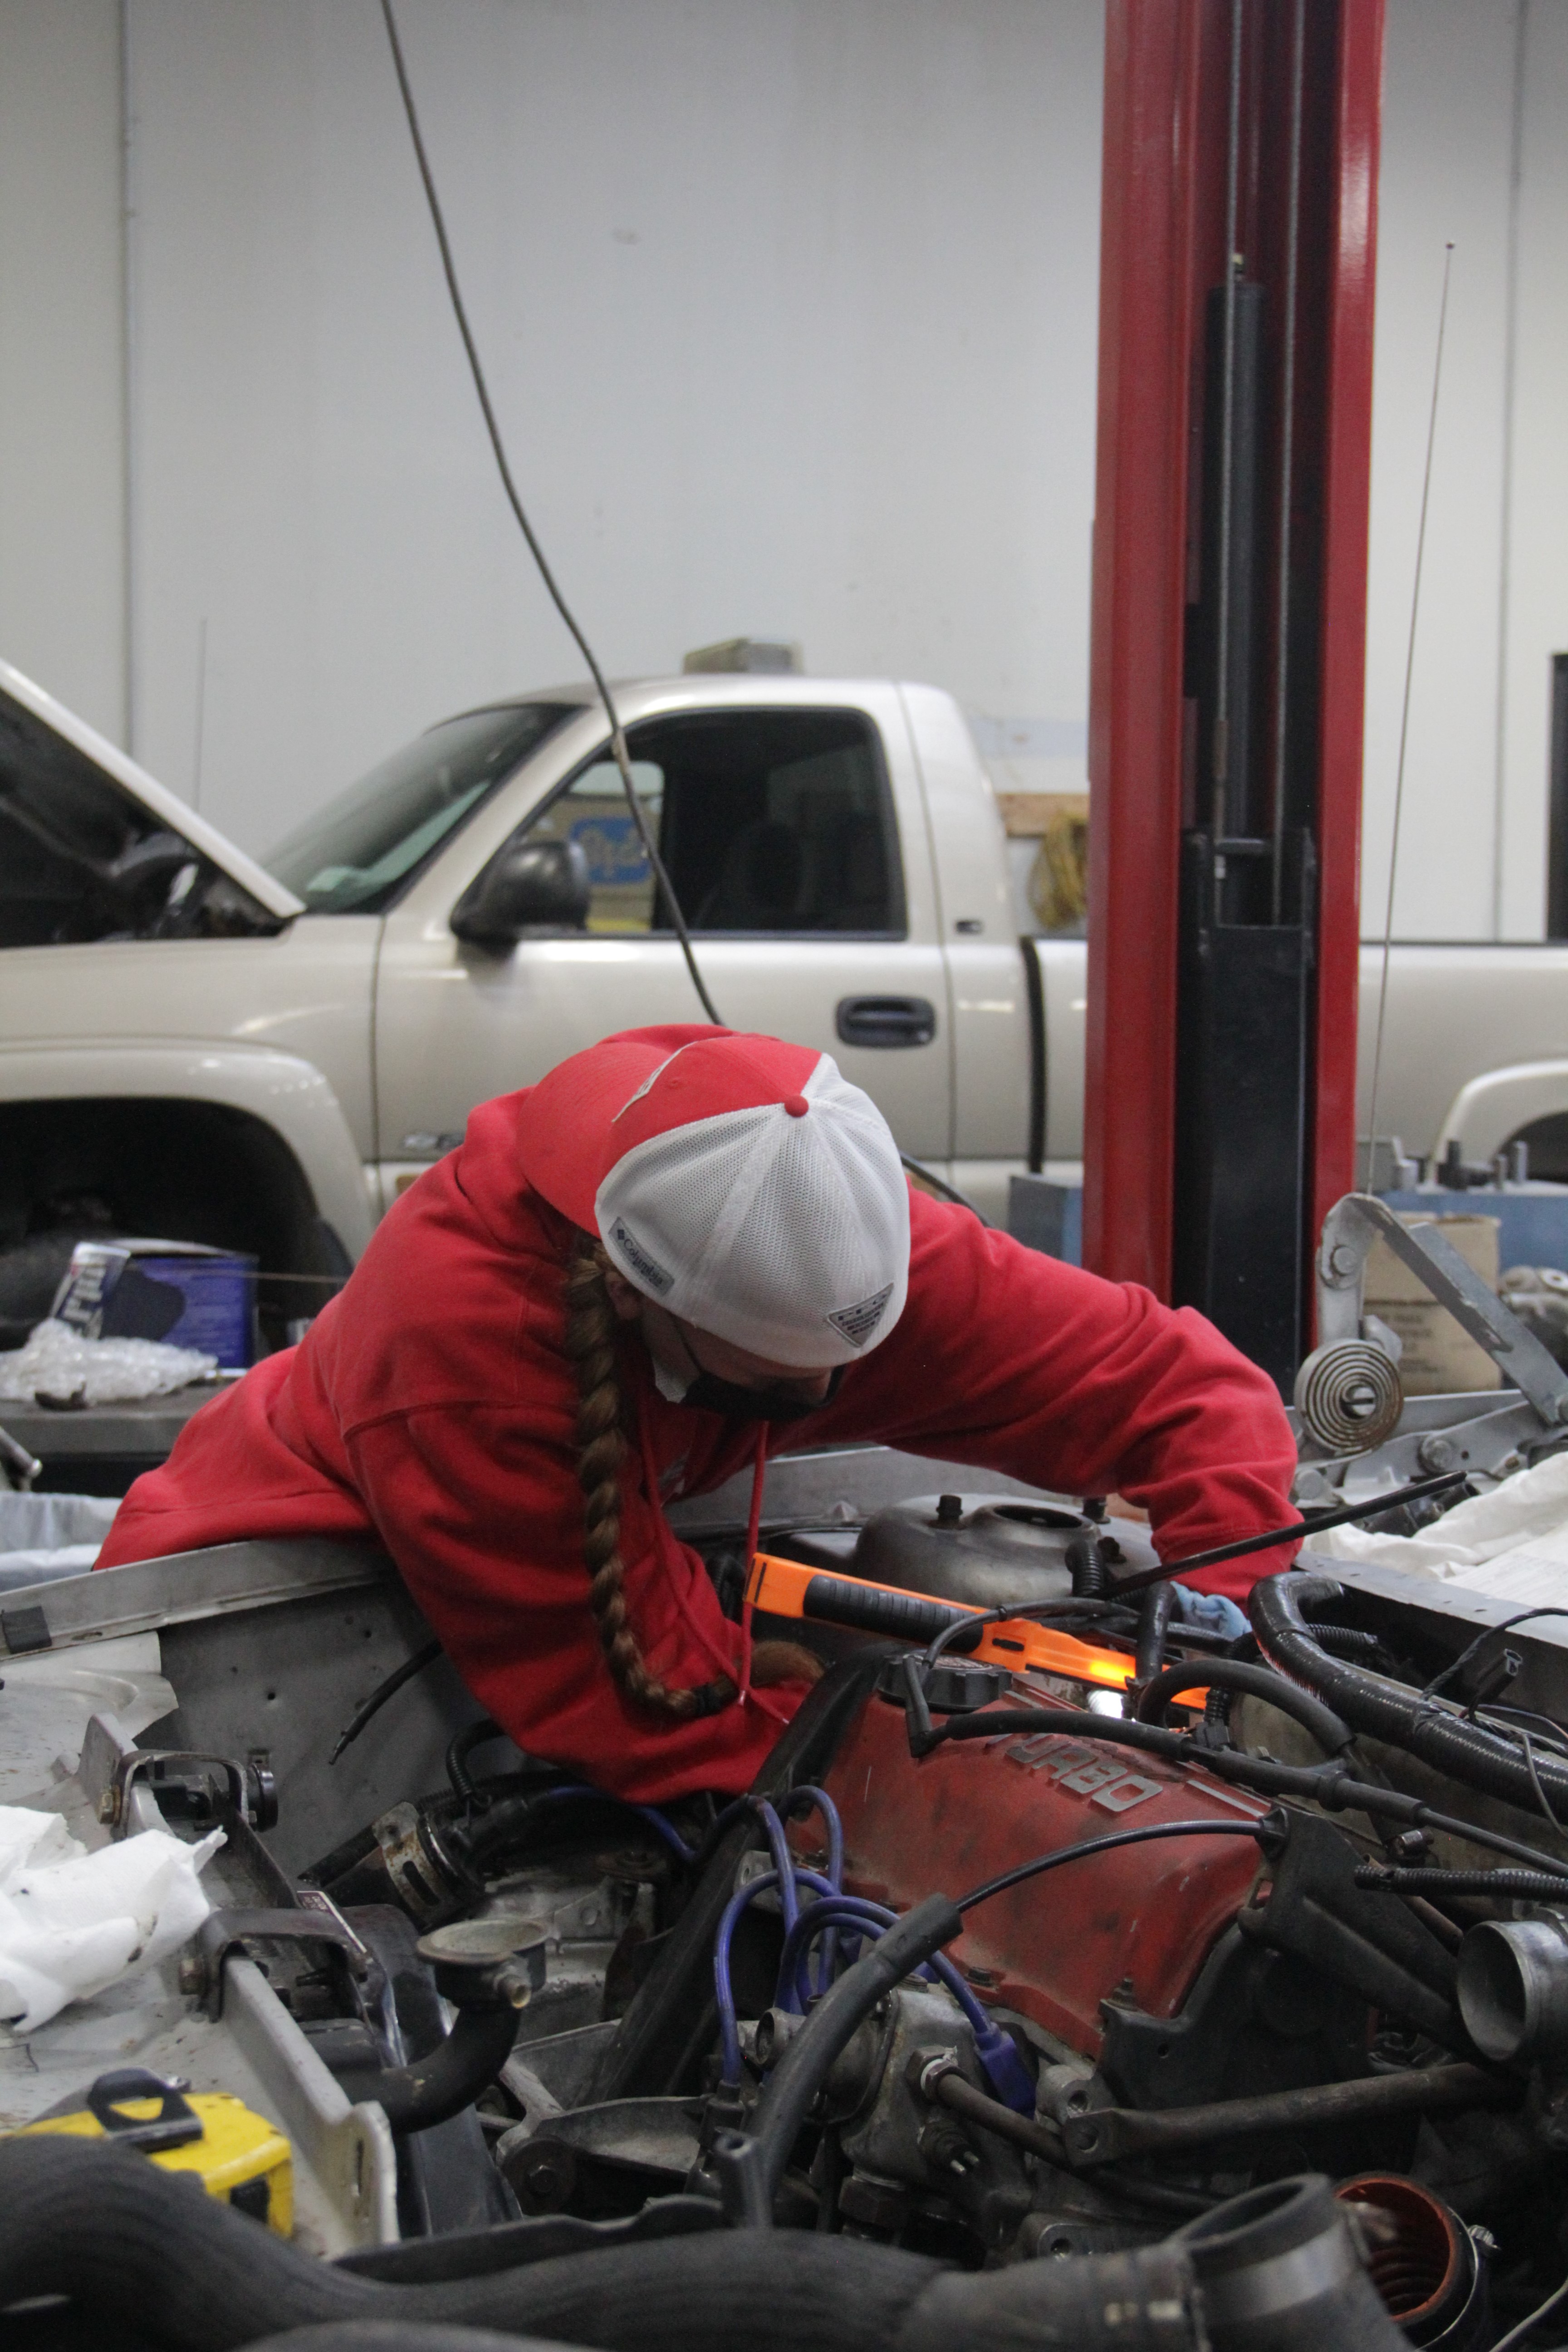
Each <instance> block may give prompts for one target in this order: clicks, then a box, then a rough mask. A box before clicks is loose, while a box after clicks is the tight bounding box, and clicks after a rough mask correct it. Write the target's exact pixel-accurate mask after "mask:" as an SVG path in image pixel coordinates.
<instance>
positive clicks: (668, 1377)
mask: <svg viewBox="0 0 1568 2352" xmlns="http://www.w3.org/2000/svg"><path fill="white" fill-rule="evenodd" d="M647 1353H648V1361H649V1363H650V1364H651V1365H652V1366H653V1384H654V1386H655V1388H656V1389H657V1390H658V1392H659V1394H660V1396H661V1397H663V1399H664V1401H665V1402H666V1403H667V1404H680V1403H682V1402H684V1400H685V1396H686V1391H687V1390H688V1389H689V1387H690V1386H691V1375H690V1373H689V1372H672V1371H669V1370H667V1369H666V1367H665V1366H664V1365H663V1364H661V1363H660V1362H659V1360H658V1357H657V1356H656V1355H655V1354H654V1352H653V1349H651V1348H650V1349H648V1351H647Z"/></svg>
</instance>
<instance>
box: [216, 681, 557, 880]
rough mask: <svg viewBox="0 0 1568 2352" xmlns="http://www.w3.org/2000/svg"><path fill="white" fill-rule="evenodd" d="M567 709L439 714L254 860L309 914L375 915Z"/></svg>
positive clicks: (546, 705) (537, 706)
mask: <svg viewBox="0 0 1568 2352" xmlns="http://www.w3.org/2000/svg"><path fill="white" fill-rule="evenodd" d="M575 712H576V706H575V705H574V704H572V703H562V702H523V703H512V704H510V706H509V707H508V708H506V709H500V710H469V711H467V712H465V713H464V715H463V716H462V717H461V718H460V719H444V720H443V721H442V723H441V725H440V726H439V727H432V728H431V729H430V730H429V731H428V732H427V733H426V734H424V735H420V736H416V739H415V740H414V741H413V742H412V743H405V745H404V747H403V749H402V750H401V751H395V752H394V753H393V754H392V757H391V758H390V759H389V760H383V761H382V762H381V764H380V766H379V767H375V768H373V769H372V770H371V772H370V773H369V775H368V776H362V777H361V779H360V781H359V782H358V783H357V784H351V785H350V787H349V789H348V791H347V792H345V793H339V795H338V797H337V799H336V800H334V801H329V802H328V803H327V805H326V807H325V808H324V809H322V810H321V813H320V814H318V815H316V816H313V817H311V818H310V819H309V821H308V822H307V823H306V824H301V825H299V826H297V827H296V828H295V830H294V831H293V832H292V833H291V834H289V835H288V836H287V838H286V839H285V840H283V841H280V842H279V845H278V846H277V848H276V849H274V850H273V851H272V852H271V853H270V855H269V856H267V857H265V858H264V859H263V860H262V863H263V865H264V866H266V868H267V870H268V873H269V874H275V875H276V876H277V877H278V879H279V882H283V883H287V885H288V887H289V889H290V890H292V891H293V892H294V893H295V894H296V896H297V897H299V898H303V900H304V901H305V906H306V908H307V910H308V911H309V912H310V913H312V914H318V915H347V914H353V915H379V914H380V913H381V912H382V911H383V909H384V908H387V907H390V906H391V905H392V904H393V902H394V901H395V899H396V898H398V897H399V896H400V895H401V893H402V892H403V891H404V890H405V889H406V888H407V887H408V885H409V883H410V882H412V881H413V879H414V877H415V876H416V874H417V873H418V872H419V871H420V869H421V868H422V867H423V866H426V864H427V863H428V861H429V860H430V859H431V858H432V857H433V856H435V855H436V852H437V850H438V849H439V848H441V847H442V846H443V845H445V844H446V843H447V841H448V840H449V839H450V838H451V836H452V835H453V834H454V833H456V831H457V829H458V826H459V825H460V824H464V823H465V822H466V821H467V820H468V818H469V817H470V816H472V814H474V811H475V810H476V809H477V808H479V806H480V805H481V803H483V802H485V801H487V800H488V799H489V796H490V794H491V793H493V792H495V791H496V790H497V789H498V788H499V787H500V785H501V784H503V783H505V782H506V780H507V778H508V777H509V776H510V774H511V773H512V772H513V771H514V770H515V769H516V768H518V767H519V766H521V763H522V761H524V760H527V759H530V758H531V756H532V754H533V753H534V752H535V751H538V749H539V747H540V745H541V744H542V742H543V741H544V740H545V738H546V737H547V736H549V735H552V734H553V733H554V731H555V730H556V729H557V728H558V727H559V726H561V724H562V723H563V720H565V719H571V718H573V717H574V716H575Z"/></svg>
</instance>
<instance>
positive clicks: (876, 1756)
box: [796, 1698, 1265, 2056]
mask: <svg viewBox="0 0 1568 2352" xmlns="http://www.w3.org/2000/svg"><path fill="white" fill-rule="evenodd" d="M1007 1704H1009V1705H1010V1706H1016V1705H1017V1700H1016V1698H1014V1699H1012V1700H1010V1701H1008V1702H1007ZM1057 1712H1058V1709H1056V1708H1054V1707H1052V1706H1050V1704H1049V1703H1048V1702H1047V1703H1045V1704H1044V1705H1042V1707H1041V1711H1040V1730H1039V1731H1038V1732H1037V1733H1032V1734H1030V1735H1029V1736H1028V1737H1026V1738H1021V1737H1020V1736H1019V1735H1018V1734H1017V1733H1016V1732H1004V1733H1003V1734H1001V1735H1000V1736H999V1737H998V1738H996V1739H994V1740H991V1739H974V1740H963V1741H955V1742H953V1743H952V1745H950V1746H948V1747H945V1748H938V1749H936V1751H935V1753H934V1754H932V1755H931V1756H928V1757H925V1758H923V1759H921V1761H920V1762H918V1763H917V1762H916V1761H915V1760H914V1759H913V1758H911V1756H910V1750H909V1741H908V1739H907V1738H906V1735H905V1731H904V1717H903V1712H902V1709H901V1708H899V1707H896V1706H889V1705H887V1704H886V1703H885V1702H884V1701H882V1700H879V1699H872V1700H871V1702H870V1703H869V1705H868V1706H867V1707H866V1709H865V1711H864V1713H863V1714H862V1715H861V1717H860V1719H859V1721H858V1723H857V1724H856V1725H855V1727H854V1728H853V1730H852V1731H851V1732H850V1733H849V1735H848V1737H847V1738H846V1740H845V1743H844V1746H843V1748H841V1749H840V1751H839V1754H838V1757H837V1760H836V1762H835V1764H834V1767H833V1769H832V1771H831V1773H830V1774H829V1775H828V1777H827V1781H826V1786H827V1789H828V1791H829V1793H830V1794H831V1795H832V1797H833V1798H834V1800H835V1801H836V1802H837V1806H838V1808H839V1811H840V1812H841V1813H842V1814H843V1816H844V1831H845V1848H846V1860H845V1884H846V1885H847V1887H848V1888H849V1889H850V1890H851V1891H852V1892H853V1893H855V1894H857V1895H869V1896H870V1897H871V1898H872V1899H873V1900H874V1901H876V1902H879V1903H887V1904H890V1905H891V1906H893V1908H894V1909H896V1910H900V1911H903V1910H907V1909H908V1908H909V1906H910V1905H911V1904H913V1903H918V1902H919V1901H920V1900H921V1897H922V1896H924V1895H931V1894H933V1893H936V1892H939V1891H940V1892H941V1893H942V1894H944V1895H953V1896H954V1897H957V1896H961V1895H965V1894H967V1893H968V1891H969V1890H970V1888H971V1887H973V1886H976V1885H979V1884H980V1883H981V1882H982V1881H983V1880H984V1879H988V1878H994V1877H995V1876H997V1875H998V1874H1000V1873H1001V1872H1003V1871H1005V1870H1009V1869H1011V1868H1013V1867H1014V1865H1015V1864H1018V1863H1021V1862H1027V1861H1028V1860H1029V1859H1030V1858H1031V1857H1032V1856H1033V1855H1035V1854H1038V1853H1051V1852H1055V1851H1056V1850H1057V1849H1058V1848H1059V1847H1061V1846H1067V1845H1077V1844H1078V1843H1080V1842H1081V1841H1082V1840H1083V1839H1085V1838H1091V1837H1100V1836H1103V1835H1104V1834H1105V1833H1106V1832H1108V1831H1110V1830H1114V1829H1121V1828H1129V1829H1131V1828H1133V1827H1135V1826H1136V1827H1141V1826H1142V1825H1143V1824H1145V1823H1151V1822H1162V1821H1223V1822H1243V1821H1252V1820H1256V1819H1257V1818H1258V1815H1259V1814H1261V1813H1262V1812H1263V1811H1265V1807H1264V1806H1263V1805H1262V1804H1261V1803H1260V1802H1259V1801H1257V1800H1256V1799H1254V1798H1251V1797H1247V1796H1245V1795H1242V1794H1241V1793H1240V1792H1238V1791H1235V1790H1229V1789H1224V1788H1221V1786H1220V1785H1219V1783H1218V1782H1217V1781H1215V1780H1211V1779H1210V1778H1209V1776H1208V1775H1207V1774H1206V1773H1205V1772H1203V1771H1201V1770H1194V1769H1188V1768H1183V1767H1178V1766H1174V1765H1169V1764H1166V1763H1163V1761H1161V1760H1160V1759H1158V1758H1156V1757H1152V1756H1142V1755H1137V1754H1134V1753H1133V1751H1132V1750H1131V1749H1129V1748H1117V1747H1113V1746H1111V1745H1110V1743H1109V1742H1105V1741H1100V1740H1080V1739H1077V1738H1074V1737H1073V1735H1072V1733H1071V1732H1070V1731H1066V1732H1053V1731H1052V1730H1051V1728H1050V1719H1051V1716H1052V1715H1053V1714H1054V1713H1057ZM817 1833H818V1832H817V1825H816V1822H812V1823H810V1824H809V1825H808V1842H814V1841H815V1839H816V1835H817ZM796 1834H797V1835H798V1834H799V1832H796ZM1258 1866H1259V1854H1258V1847H1257V1845H1256V1844H1255V1843H1254V1842H1253V1840H1252V1839H1250V1838H1245V1837H1237V1838H1228V1837H1227V1838H1218V1837H1215V1838H1204V1837H1194V1838H1172V1839H1169V1840H1163V1839H1162V1840H1158V1841H1154V1842H1152V1843H1148V1844H1143V1845H1134V1846H1127V1847H1124V1848H1121V1849H1119V1850H1118V1851H1116V1852H1114V1853H1106V1854H1095V1855H1091V1856H1090V1857H1089V1858H1088V1859H1087V1860H1085V1861H1082V1862H1069V1863H1066V1864H1063V1865H1062V1867H1061V1869H1060V1870H1059V1871H1057V1872H1049V1873H1047V1874H1046V1875H1044V1876H1043V1877H1040V1878H1036V1879H1032V1880H1026V1882H1025V1883H1024V1884H1023V1885H1021V1886H1016V1887H1012V1888H1009V1889H1008V1891H1007V1892H1006V1893H1005V1894H1002V1895H994V1896H993V1897H992V1898H991V1900H990V1901H989V1902H987V1903H985V1904H983V1905H982V1906H980V1908H979V1909H977V1910H976V1911H974V1912H973V1914H971V1918H972V1921H973V1925H972V1926H971V1927H970V1928H969V1930H968V1932H967V1933H966V1934H965V1935H964V1936H963V1938H962V1940H961V1941H960V1942H959V1943H957V1944H955V1945H952V1947H950V1949H951V1952H952V1958H954V1959H956V1960H957V1962H958V1964H959V1966H960V1967H961V1968H962V1969H964V1971H965V1973H966V1974H970V1975H972V1976H973V1975H975V1974H976V1973H978V1980H979V1983H980V1985H981V1986H982V1987H983V1989H984V1997H985V1999H986V2000H987V2001H989V2002H995V2003H998V2004H1000V2005H1002V2006H1003V2007H1005V2008H1010V2009H1016V2010H1019V2011H1022V2012H1023V2014H1024V2015H1025V2016H1026V2017H1031V2018H1033V2019H1035V2021H1037V2023H1038V2024H1040V2025H1042V2026H1044V2027H1045V2028H1046V2029H1047V2032H1051V2033H1055V2034H1058V2035H1059V2036H1060V2038H1061V2039H1062V2040H1063V2041H1064V2042H1068V2044H1069V2045H1070V2046H1071V2047H1072V2048H1073V2049H1075V2050H1079V2051H1081V2052H1082V2053H1085V2055H1089V2056H1092V2055H1095V2054H1097V2053H1098V2052H1099V2049H1100V2040H1101V2023H1100V2003H1101V2001H1102V2000H1106V1999H1108V1998H1109V1997H1110V1995H1111V1994H1112V1993H1114V1994H1116V1996H1117V1998H1118V1999H1120V2000H1126V2001H1127V2002H1129V2003H1130V2005H1131V2006H1132V2007H1134V2008H1137V2009H1141V2010H1144V2011H1147V2012H1148V2013H1149V2014H1150V2015H1151V2016H1154V2017H1171V2016H1173V2015H1174V2014H1175V2012H1176V2011H1178V2010H1179V2009H1180V2008H1181V2006H1182V2004H1183V2002H1184V2000H1185V1998H1186V1996H1187V1993H1188V1991H1189V1990H1190V1989H1191V1987H1192V1984H1193V1980H1194V1978H1195V1977H1196V1975H1197V1973H1198V1970H1199V1969H1201V1968H1202V1966H1203V1964H1204V1961H1205V1959H1206V1958H1207V1957H1208V1955H1209V1953H1210V1951H1211V1950H1212V1949H1213V1948H1214V1945H1215V1941H1216V1940H1217V1938H1218V1937H1220V1936H1221V1935H1222V1934H1223V1933H1224V1931H1225V1929H1226V1927H1229V1925H1230V1923H1231V1921H1232V1920H1233V1919H1234V1918H1235V1916H1236V1915H1237V1911H1238V1910H1239V1909H1240V1908H1241V1906H1242V1905H1243V1904H1244V1903H1245V1902H1246V1900H1247V1895H1248V1892H1249V1890H1250V1888H1251V1886H1252V1885H1253V1882H1254V1880H1255V1879H1256V1877H1257V1875H1258Z"/></svg>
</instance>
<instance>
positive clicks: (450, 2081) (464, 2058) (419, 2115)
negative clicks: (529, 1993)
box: [353, 2009, 518, 2132]
mask: <svg viewBox="0 0 1568 2352" xmlns="http://www.w3.org/2000/svg"><path fill="white" fill-rule="evenodd" d="M517 2027H518V2013H517V2011H516V2010H515V2009H460V2010H459V2011H458V2016H457V2021H456V2022H455V2024H454V2025H453V2027H452V2031H451V2032H450V2033H448V2034H447V2037H446V2039H445V2041H442V2042H437V2044H436V2047H435V2049H434V2050H432V2051H431V2053H430V2054H429V2056H428V2057H427V2058H416V2059H415V2060H414V2062H413V2063H412V2064H410V2065H407V2066H387V2067H384V2068H383V2069H382V2071H381V2072H380V2073H379V2074H368V2075H361V2074H356V2075H355V2076H354V2077H353V2095H354V2097H355V2098H356V2099H374V2100H377V2101H378V2102H379V2103H380V2105H382V2106H384V2108H385V2110H386V2120H387V2122H388V2123H389V2124H390V2125H391V2126H392V2128H393V2130H394V2131H395V2132H422V2131H428V2130H429V2129H430V2127H431V2126H432V2125H433V2124H444V2123H446V2122H447V2119H448V2117H449V2116H456V2115H460V2114H461V2113H462V2111H463V2109H464V2108H465V2107H471V2106H472V2105H473V2104H474V2101H475V2100H476V2099H477V2098H478V2097H479V2093H480V2092H481V2091H483V2090H486V2089H488V2087H489V2084H491V2083H493V2082H494V2081H495V2078H496V2076H497V2075H498V2074H500V2070H501V2068H502V2067H503V2066H504V2065H505V2064H506V2062H507V2060H508V2059H509V2058H510V2056H511V2050H512V2044H513V2042H515V2041H516V2040H517Z"/></svg>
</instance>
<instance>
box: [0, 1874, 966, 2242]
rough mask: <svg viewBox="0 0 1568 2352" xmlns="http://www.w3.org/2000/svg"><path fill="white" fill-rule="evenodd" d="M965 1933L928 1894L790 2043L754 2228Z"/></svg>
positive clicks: (763, 2131) (761, 2106) (760, 2140)
mask: <svg viewBox="0 0 1568 2352" xmlns="http://www.w3.org/2000/svg"><path fill="white" fill-rule="evenodd" d="M962 1935H963V1920H962V1919H961V1918H960V1916H959V1915H958V1912H957V1910H956V1908H955V1907H954V1906H953V1905H952V1903H950V1902H949V1901H948V1898H947V1896H946V1895H927V1896H926V1898H925V1901H924V1902H923V1903H917V1904H916V1905H915V1907H914V1909H913V1910H912V1911H908V1912H906V1913H905V1915H904V1916H903V1917H902V1918H901V1919H900V1921H899V1923H898V1925H897V1926H896V1927H889V1929H888V1931H887V1933H886V1934H885V1935H883V1936H880V1937H879V1938H878V1940H877V1941H876V1942H875V1943H874V1944H872V1945H871V1946H870V1947H869V1948H868V1950H866V1951H865V1952H863V1953H862V1954H861V1956H860V1958H858V1960H857V1961H856V1962H855V1963H854V1965H853V1967H851V1968H847V1969H845V1971H844V1974H843V1975H842V1976H841V1977H840V1978H839V1979H838V1980H837V1983H836V1984H835V1985H834V1986H833V1987H832V1989H831V1990H830V1991H828V1992H826V1993H825V1994H824V1995H823V1997H822V1999H821V2000H819V2001H818V2002H817V2004H816V2008H815V2009H814V2010H813V2011H812V2012H811V2015H810V2016H809V2017H808V2018H807V2019H806V2021H805V2025H804V2026H803V2027H802V2028H801V2030H800V2032H798V2033H797V2034H796V2035H795V2037H794V2039H793V2040H792V2041H791V2042H788V2043H787V2044H786V2046H785V2049H784V2056H783V2057H782V2058H781V2059H780V2060H779V2063H778V2064H777V2065H776V2066H775V2067H774V2068H773V2073H772V2074H771V2075H770V2076H769V2078H768V2085H767V2088H766V2090H765V2091H764V2092H763V2095H762V2098H761V2099H760V2100H759V2102H758V2104H757V2112H756V2116H755V2119H754V2122H753V2125H752V2147H754V2148H755V2150H756V2176H755V2178H756V2190H757V2202H756V2204H755V2205H754V2206H753V2209H752V2212H751V2214H750V2219H751V2220H752V2222H753V2224H754V2225H755V2226H756V2227H758V2228H761V2229H764V2230H765V2229H768V2228H770V2227H771V2226H772V2221H773V2196H774V2193H775V2192H776V2190H777V2189H778V2185H779V2182H780V2181H781V2180H782V2179H784V2167H785V2166H786V2165H787V2164H788V2162H789V2159H790V2152H791V2150H792V2149H793V2148H794V2147H795V2141H796V2139H797V2138H798V2137H799V2135H800V2129H801V2126H802V2125H803V2124H804V2123H805V2118H806V2116H807V2115H808V2114H809V2112H810V2109H811V2105H812V2102H813V2101H814V2100H815V2098H816V2095H817V2093H818V2091H820V2089H821V2088H822V2085H823V2084H824V2083H825V2082H826V2079H827V2076H828V2074H829V2072H830V2071H831V2068H832V2065H833V2062H834V2060H835V2059H836V2058H837V2056H838V2053H839V2052H840V2051H841V2050H843V2049H844V2048H845V2046H846V2045H847V2042H849V2040H850V2038H851V2036H852V2035H853V2033H854V2032H855V2029H856V2027H857V2026H858V2024H859V2023H860V2021H861V2020H862V2018H866V2017H868V2016H869V2015H870V2013H871V2011H873V2010H874V2009H875V2008H876V2006H877V2004H878V2002H879V2000H882V1999H884V1997H885V1996H886V1995H887V1994H888V1993H889V1992H891V1990H892V1989H893V1987H894V1986H895V1985H896V1984H900V1983H901V1982H902V1980H903V1979H904V1978H905V1977H907V1976H908V1975H909V1974H910V1971H911V1970H912V1969H918V1968H919V1967H920V1966H921V1963H922V1961H925V1960H929V1959H930V1958H931V1955H932V1953H933V1952H939V1951H940V1950H941V1949H942V1946H943V1944H947V1943H951V1942H952V1938H953V1937H955V1936H962ZM0 2210H3V2208H0Z"/></svg>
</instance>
